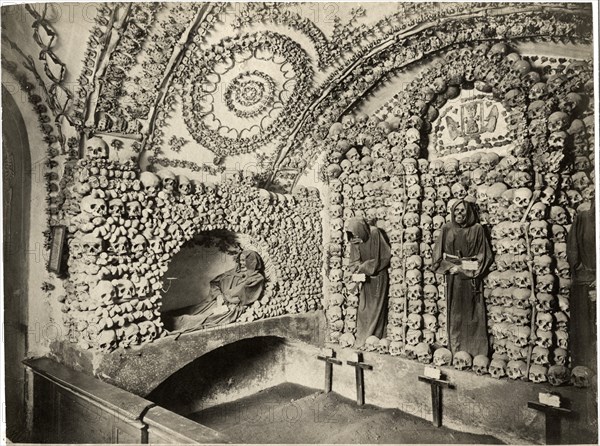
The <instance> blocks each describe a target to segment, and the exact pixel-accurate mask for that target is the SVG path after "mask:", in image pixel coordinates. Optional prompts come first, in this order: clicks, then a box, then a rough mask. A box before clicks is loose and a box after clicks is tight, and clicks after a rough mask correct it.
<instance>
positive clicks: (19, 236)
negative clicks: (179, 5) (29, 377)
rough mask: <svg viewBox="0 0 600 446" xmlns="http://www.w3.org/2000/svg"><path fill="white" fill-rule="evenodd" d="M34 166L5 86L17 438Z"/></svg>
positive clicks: (12, 435) (9, 409) (7, 292)
mask: <svg viewBox="0 0 600 446" xmlns="http://www.w3.org/2000/svg"><path fill="white" fill-rule="evenodd" d="M30 166H31V154H30V152H29V141H28V138H27V130H26V128H25V122H24V121H23V117H22V116H21V112H20V111H19V108H18V107H17V104H16V103H15V101H14V99H13V98H12V96H11V95H10V94H9V93H8V91H7V90H6V89H5V88H4V87H2V172H3V181H2V192H3V203H2V210H3V214H2V215H3V217H4V220H3V225H2V226H3V234H4V238H3V241H4V245H3V250H4V339H5V342H4V355H5V356H4V370H5V374H6V375H5V376H6V378H5V389H6V433H7V437H8V438H9V439H10V440H12V441H13V442H21V441H26V438H25V437H24V435H25V432H26V430H25V369H24V367H23V365H22V364H21V361H22V360H23V359H25V356H26V354H27V331H28V330H27V324H28V323H27V307H28V306H27V299H28V288H27V275H28V266H27V256H28V253H29V249H28V236H29V218H30V215H29V212H30V202H31V176H30V172H31V167H30ZM40 260H41V259H40Z"/></svg>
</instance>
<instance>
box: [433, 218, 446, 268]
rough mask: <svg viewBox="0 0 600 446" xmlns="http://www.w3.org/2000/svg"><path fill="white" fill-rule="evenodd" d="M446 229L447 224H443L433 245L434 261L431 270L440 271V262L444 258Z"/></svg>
mask: <svg viewBox="0 0 600 446" xmlns="http://www.w3.org/2000/svg"><path fill="white" fill-rule="evenodd" d="M446 229H447V226H446V225H444V226H442V229H441V230H440V235H439V237H438V238H437V240H436V241H435V244H434V245H433V252H432V260H433V263H432V265H431V270H432V271H434V272H438V271H437V270H438V268H439V267H440V264H441V263H442V259H443V258H444V240H445V239H446Z"/></svg>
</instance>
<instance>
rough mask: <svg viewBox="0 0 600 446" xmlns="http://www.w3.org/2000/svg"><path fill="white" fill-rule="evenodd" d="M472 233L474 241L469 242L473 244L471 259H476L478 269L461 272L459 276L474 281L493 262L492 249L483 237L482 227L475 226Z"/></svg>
mask: <svg viewBox="0 0 600 446" xmlns="http://www.w3.org/2000/svg"><path fill="white" fill-rule="evenodd" d="M473 232H474V236H475V237H474V240H472V241H469V242H470V243H474V244H475V249H474V254H473V255H472V257H475V258H476V259H477V262H478V263H479V268H477V270H476V271H463V272H461V274H463V275H464V276H465V277H468V278H471V279H476V278H478V277H479V276H481V275H482V274H483V273H484V272H485V271H486V270H487V269H488V268H489V267H490V265H491V264H492V261H493V255H492V248H491V247H490V244H489V242H488V240H487V237H486V236H485V231H484V229H483V226H481V225H480V224H477V225H475V227H474V231H473Z"/></svg>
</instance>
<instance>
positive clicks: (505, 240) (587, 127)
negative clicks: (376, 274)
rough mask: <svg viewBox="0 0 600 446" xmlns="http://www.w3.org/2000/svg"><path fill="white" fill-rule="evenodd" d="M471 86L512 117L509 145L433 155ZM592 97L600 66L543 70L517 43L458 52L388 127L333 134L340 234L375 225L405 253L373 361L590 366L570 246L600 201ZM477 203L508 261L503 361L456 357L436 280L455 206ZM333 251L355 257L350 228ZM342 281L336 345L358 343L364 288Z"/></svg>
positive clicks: (498, 349) (499, 254)
mask: <svg viewBox="0 0 600 446" xmlns="http://www.w3.org/2000/svg"><path fill="white" fill-rule="evenodd" d="M463 88H475V90H476V91H477V93H478V94H481V95H487V97H489V98H491V99H490V100H491V101H496V102H497V103H498V105H500V104H501V105H502V106H503V107H504V108H505V109H506V110H507V111H508V112H509V116H508V118H507V119H506V122H507V134H506V135H503V138H502V139H503V142H502V144H503V147H497V146H500V144H498V145H494V144H486V145H482V144H481V143H480V144H474V145H473V144H472V145H469V144H462V145H457V146H456V149H455V151H454V152H451V153H452V154H451V155H448V154H447V153H435V152H434V150H435V148H434V149H433V150H432V149H430V150H431V151H430V153H427V148H428V145H429V140H430V138H431V136H430V135H429V133H430V132H431V131H432V130H433V129H435V128H436V127H435V126H436V121H437V120H438V117H439V116H440V112H439V111H440V109H442V107H444V105H445V104H446V103H447V102H448V101H451V100H452V99H455V98H457V97H458V96H459V95H460V92H461V89H463ZM592 94H593V82H592V81H591V65H590V64H589V63H586V62H581V61H573V62H571V63H569V64H568V65H566V66H565V65H556V64H555V65H554V66H535V65H534V64H533V63H532V62H529V61H528V60H526V59H525V58H522V57H521V56H520V55H519V54H517V53H514V52H511V50H510V48H509V47H508V46H507V45H506V44H504V43H497V44H494V45H490V44H487V43H481V44H478V45H474V46H471V47H464V48H461V49H460V50H453V51H450V52H448V53H447V54H446V55H445V56H444V59H443V60H441V61H439V62H438V63H436V64H435V65H434V67H433V68H431V69H428V70H426V71H425V72H423V73H422V74H421V75H420V77H419V78H417V79H415V80H414V81H413V82H412V83H411V84H410V85H409V86H408V88H407V89H406V91H403V92H401V93H400V94H398V95H397V96H396V97H395V98H394V99H392V100H391V101H390V103H388V104H387V105H386V107H385V108H384V109H383V110H382V111H381V114H380V116H381V117H382V118H383V119H382V120H378V119H377V118H375V117H371V118H368V117H366V116H357V117H356V118H354V117H349V116H346V117H344V118H343V120H342V122H341V123H337V124H334V125H333V126H332V127H331V129H330V132H329V135H328V137H327V141H328V143H329V144H330V150H329V152H328V158H327V159H328V161H329V162H330V164H329V166H328V168H327V172H326V176H327V177H328V181H329V185H330V188H331V190H332V194H331V203H330V205H331V210H330V213H331V216H332V218H334V219H338V220H337V221H336V220H334V221H335V222H336V223H335V225H336V228H337V227H340V226H341V225H342V224H343V221H344V220H346V219H347V218H349V217H350V216H352V215H359V216H364V217H366V218H367V220H369V221H370V222H371V223H373V224H376V225H377V226H379V227H381V228H383V229H384V230H385V231H386V232H387V234H388V236H389V239H390V242H391V247H392V264H391V267H390V290H389V297H390V299H389V304H390V305H389V308H390V313H389V317H388V321H389V322H388V331H387V339H385V340H377V339H369V340H368V342H367V345H366V346H365V348H366V349H367V350H375V349H378V350H379V351H380V352H388V351H389V353H391V354H393V355H398V354H403V355H406V356H408V357H409V358H416V359H418V360H420V361H422V362H431V361H433V362H434V363H436V364H437V365H447V364H450V363H451V361H452V364H453V365H454V366H455V367H456V368H459V369H470V368H473V370H475V371H476V372H477V373H479V374H485V373H491V374H492V376H494V377H496V378H500V377H502V376H506V374H508V376H509V377H510V378H512V379H519V378H523V379H531V380H533V381H537V382H539V381H544V380H546V379H549V380H550V381H551V382H552V383H560V382H563V381H564V380H565V377H567V376H568V369H567V368H566V366H569V365H570V366H576V365H577V364H569V360H568V351H569V341H568V334H567V333H568V320H569V288H570V284H571V282H570V280H571V279H570V271H569V268H568V264H567V259H566V244H565V241H566V240H565V237H566V234H567V231H568V229H569V227H570V224H571V222H572V219H573V217H574V215H575V214H576V212H577V209H578V208H580V207H585V206H589V204H590V203H591V202H592V201H593V197H594V187H593V182H592V180H591V178H593V160H594V155H593V153H594V152H593V131H594V130H593V118H592V116H593V110H592V108H591V107H592V102H593V101H590V100H589V96H591V95H592ZM488 119H489V118H488ZM437 128H439V125H438V127H437ZM476 142H477V140H476ZM506 143H509V144H508V145H507V144H506ZM434 146H435V145H434ZM444 150H446V151H447V150H449V149H448V147H446V148H444ZM440 155H446V156H444V157H443V158H436V156H440ZM452 156H454V158H453V157H452ZM463 198H466V199H468V200H471V201H473V202H475V203H476V205H477V207H478V209H479V217H480V221H481V223H482V224H483V225H484V227H485V228H486V229H487V232H488V234H489V236H490V241H491V245H492V248H493V251H494V255H495V262H494V264H493V266H492V268H491V271H490V273H489V275H488V276H487V277H486V278H485V301H486V305H487V314H488V321H487V322H488V331H489V335H490V344H491V346H492V348H493V357H492V358H491V364H490V358H484V357H476V358H471V357H470V356H469V355H468V354H467V353H466V352H461V353H460V354H458V353H457V354H456V355H455V357H454V358H452V356H451V354H450V352H449V351H448V350H447V349H446V348H444V347H446V346H447V333H446V296H445V288H444V285H443V278H442V277H440V276H438V275H436V274H434V273H432V272H431V270H430V269H429V267H430V266H431V263H432V247H433V244H434V242H435V240H436V239H437V237H438V235H439V231H440V228H441V226H442V225H443V224H444V223H445V222H446V221H447V220H448V219H449V209H450V208H451V206H452V204H453V200H456V199H463ZM332 241H334V244H333V245H332V246H333V251H332V252H331V255H332V257H331V259H330V264H331V265H335V266H337V265H339V264H340V259H339V258H338V257H339V256H340V254H341V253H344V251H345V250H347V249H348V246H347V244H345V243H344V240H343V238H342V236H341V234H340V233H336V231H334V235H333V236H332ZM342 262H343V260H342ZM331 271H332V274H333V277H330V279H331V288H332V290H331V291H332V293H335V294H334V296H336V298H335V299H332V306H331V307H330V308H329V310H328V312H331V318H330V320H332V326H331V340H332V341H334V342H335V341H339V342H340V343H341V344H342V345H344V346H349V345H352V343H353V342H354V338H353V333H354V329H355V313H356V311H355V307H356V305H357V301H358V298H357V296H358V290H357V289H356V286H355V285H354V284H352V283H351V282H350V276H349V274H348V273H347V271H346V270H344V268H343V267H342V268H341V269H338V268H335V269H332V270H331ZM344 313H345V314H346V315H347V316H346V319H345V320H344V319H343V318H342V317H340V318H338V317H337V315H342V316H343V315H344ZM433 350H435V352H434V353H433V355H432V352H433ZM528 357H531V364H532V365H531V366H530V367H529V369H528V368H527V362H528V361H527V358H528Z"/></svg>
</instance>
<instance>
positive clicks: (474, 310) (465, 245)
mask: <svg viewBox="0 0 600 446" xmlns="http://www.w3.org/2000/svg"><path fill="white" fill-rule="evenodd" d="M459 204H464V206H465V208H466V219H465V223H464V224H462V225H459V224H457V223H456V222H455V220H454V209H455V208H456V206H458V205H459ZM451 212H452V221H451V222H449V223H446V224H445V225H444V226H442V228H441V231H440V232H441V233H440V236H439V238H438V239H437V240H436V242H435V245H434V250H433V270H434V271H436V272H440V273H445V272H446V271H445V270H444V268H443V266H442V265H443V264H444V263H445V262H443V260H444V254H449V255H451V256H455V257H461V258H473V259H476V260H477V262H478V264H479V266H478V268H477V270H474V271H467V272H464V273H463V272H459V273H457V274H446V299H447V324H446V326H447V327H448V328H447V329H448V344H449V348H450V350H451V351H452V353H456V352H458V351H466V352H467V353H469V354H470V355H471V356H476V355H485V356H488V354H489V351H488V349H489V343H488V333H487V317H486V312H485V303H484V298H483V281H482V275H483V274H484V273H485V272H486V270H487V269H488V268H489V266H490V265H491V264H492V261H493V255H492V250H491V248H490V245H489V243H488V241H487V238H486V236H485V232H484V229H483V226H481V225H480V224H479V223H477V214H476V211H475V208H474V206H473V204H472V203H470V202H467V201H462V200H459V201H458V202H456V203H455V204H454V206H452V210H451Z"/></svg>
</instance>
